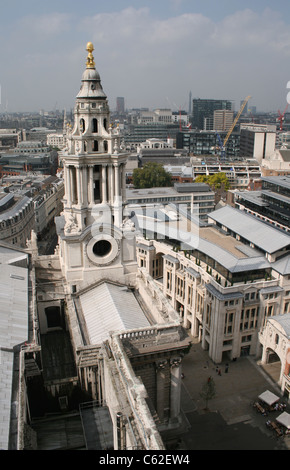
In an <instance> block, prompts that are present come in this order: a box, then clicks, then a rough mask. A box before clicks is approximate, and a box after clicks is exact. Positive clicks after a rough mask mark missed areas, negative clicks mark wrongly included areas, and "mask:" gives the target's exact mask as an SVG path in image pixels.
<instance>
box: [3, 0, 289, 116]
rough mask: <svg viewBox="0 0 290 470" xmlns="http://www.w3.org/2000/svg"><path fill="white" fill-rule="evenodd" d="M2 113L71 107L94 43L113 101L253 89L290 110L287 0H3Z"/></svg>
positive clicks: (130, 103)
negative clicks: (289, 99)
mask: <svg viewBox="0 0 290 470" xmlns="http://www.w3.org/2000/svg"><path fill="white" fill-rule="evenodd" d="M0 7H1V9H0V85H1V105H0V112H3V111H4V110H5V109H7V110H8V112H9V111H11V112H12V111H39V110H40V109H45V110H52V109H54V108H58V109H64V108H66V109H70V108H71V107H73V106H74V101H75V96H76V95H77V93H78V90H79V87H80V81H81V75H82V73H83V71H84V69H85V63H86V55H87V52H86V50H85V48H86V43H87V42H88V41H92V42H93V44H94V47H95V51H94V57H95V62H96V69H97V70H98V72H99V73H100V76H101V80H102V85H103V88H104V91H105V93H106V94H107V96H108V98H109V102H110V107H111V109H114V108H115V106H116V97H117V96H124V98H125V105H126V107H127V108H132V107H149V108H157V107H171V108H172V109H176V110H177V109H179V108H180V107H181V108H183V109H188V102H189V92H190V91H191V92H192V97H199V98H216V99H230V100H233V101H235V109H236V110H238V109H239V106H240V101H241V100H243V99H244V98H245V97H246V96H248V95H251V96H252V99H251V101H250V102H249V106H250V105H251V104H252V105H253V106H256V107H257V109H258V110H262V111H269V110H273V111H276V110H278V109H280V110H281V111H282V110H284V108H285V106H286V104H287V101H286V96H287V93H288V92H289V91H290V90H288V89H287V83H288V81H290V1H289V0H276V1H275V2H273V1H271V2H270V1H267V0H251V1H248V0H242V1H241V0H240V1H238V0H202V1H201V0H198V1H197V0H135V1H134V0H107V1H106V2H105V1H104V0H102V1H99V0H94V1H93V0H82V1H79V0H78V1H75V0H58V1H56V0H49V1H44V0H25V1H23V0H21V1H20V0H14V1H11V0H1V1H0Z"/></svg>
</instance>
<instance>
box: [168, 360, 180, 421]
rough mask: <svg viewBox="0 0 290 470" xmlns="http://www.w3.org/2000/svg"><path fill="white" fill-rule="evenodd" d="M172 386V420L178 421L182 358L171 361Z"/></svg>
mask: <svg viewBox="0 0 290 470" xmlns="http://www.w3.org/2000/svg"><path fill="white" fill-rule="evenodd" d="M170 365H171V384H170V392H171V393H170V418H171V419H177V418H178V417H179V414H180V391H181V390H180V388H181V367H180V366H181V358H180V357H176V358H172V359H171V360H170Z"/></svg>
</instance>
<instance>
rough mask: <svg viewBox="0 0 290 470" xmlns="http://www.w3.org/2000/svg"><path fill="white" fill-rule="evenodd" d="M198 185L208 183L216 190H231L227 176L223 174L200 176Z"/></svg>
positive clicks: (197, 180) (196, 180) (197, 181)
mask: <svg viewBox="0 0 290 470" xmlns="http://www.w3.org/2000/svg"><path fill="white" fill-rule="evenodd" d="M195 182H196V183H207V184H209V185H210V186H211V187H213V188H214V189H220V188H224V189H225V191H227V190H228V189H230V183H229V180H228V178H227V177H226V174H225V173H223V172H219V173H215V174H214V175H200V176H198V177H197V178H196V179H195Z"/></svg>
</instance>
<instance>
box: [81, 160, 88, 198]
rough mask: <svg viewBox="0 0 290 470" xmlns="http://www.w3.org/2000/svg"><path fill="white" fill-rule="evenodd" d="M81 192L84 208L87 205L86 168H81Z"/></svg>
mask: <svg viewBox="0 0 290 470" xmlns="http://www.w3.org/2000/svg"><path fill="white" fill-rule="evenodd" d="M82 192H83V203H84V205H85V206H87V205H88V168H87V167H86V166H84V167H83V170H82Z"/></svg>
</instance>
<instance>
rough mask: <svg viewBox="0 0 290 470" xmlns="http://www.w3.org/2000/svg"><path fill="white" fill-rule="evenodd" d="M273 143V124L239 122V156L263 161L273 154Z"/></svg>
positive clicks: (274, 132)
mask: <svg viewBox="0 0 290 470" xmlns="http://www.w3.org/2000/svg"><path fill="white" fill-rule="evenodd" d="M275 145H276V127H275V126H271V125H262V124H259V125H252V124H249V125H246V124H241V138H240V157H242V158H244V157H246V158H255V159H256V160H257V161H258V162H259V163H263V161H264V160H269V159H270V158H271V156H272V155H273V154H274V151H275Z"/></svg>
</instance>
